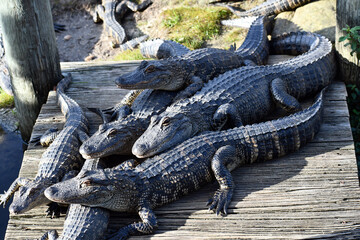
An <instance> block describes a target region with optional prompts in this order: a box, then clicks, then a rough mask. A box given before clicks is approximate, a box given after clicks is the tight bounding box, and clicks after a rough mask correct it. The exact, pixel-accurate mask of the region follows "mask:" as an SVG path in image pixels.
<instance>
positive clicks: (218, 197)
mask: <svg viewBox="0 0 360 240" xmlns="http://www.w3.org/2000/svg"><path fill="white" fill-rule="evenodd" d="M235 160H236V150H235V148H234V147H233V146H229V145H228V146H224V147H221V148H219V149H218V150H217V151H216V153H215V155H214V157H213V159H212V160H211V169H212V171H213V172H214V175H215V178H216V180H217V181H218V183H219V185H220V188H219V189H218V190H217V191H216V192H215V194H214V197H213V198H210V199H209V201H208V202H207V205H208V206H209V205H210V207H209V210H213V209H214V210H215V211H216V214H217V215H219V213H220V212H222V213H224V214H225V215H227V209H228V207H229V204H230V202H231V198H232V195H233V191H234V182H233V179H232V176H231V173H230V171H229V170H228V169H227V167H226V165H228V164H231V163H234V162H235Z"/></svg>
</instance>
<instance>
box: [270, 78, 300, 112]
mask: <svg viewBox="0 0 360 240" xmlns="http://www.w3.org/2000/svg"><path fill="white" fill-rule="evenodd" d="M270 91H271V94H272V97H273V99H274V101H275V102H277V103H278V104H279V105H280V106H281V107H282V108H283V109H285V110H286V111H288V112H297V111H300V110H301V105H300V103H299V101H298V100H297V99H296V98H294V97H293V96H291V95H290V94H289V93H288V90H287V87H286V82H285V81H283V80H282V79H280V78H275V79H274V80H272V82H271V87H270Z"/></svg>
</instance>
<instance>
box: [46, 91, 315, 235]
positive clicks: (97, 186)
mask: <svg viewBox="0 0 360 240" xmlns="http://www.w3.org/2000/svg"><path fill="white" fill-rule="evenodd" d="M321 110H322V92H321V93H320V94H319V96H318V98H317V99H316V101H315V103H314V104H313V105H312V106H310V107H309V108H307V109H305V110H303V111H301V112H298V113H295V114H293V115H290V116H287V117H284V118H281V119H278V120H273V121H268V122H264V123H260V124H254V125H248V126H242V127H239V128H234V129H230V130H226V131H220V132H207V133H203V134H201V135H199V136H196V137H194V138H190V139H188V140H187V141H185V142H183V143H182V144H180V145H178V146H176V147H175V148H173V149H171V150H169V151H168V152H166V153H163V154H161V155H158V156H155V157H153V158H150V159H147V160H146V161H144V162H143V163H141V164H139V165H137V166H136V167H135V168H132V169H131V168H130V169H124V168H121V169H118V168H117V167H115V168H108V169H104V170H94V171H87V172H83V173H82V174H79V175H78V176H76V177H75V178H72V179H69V180H67V181H64V182H61V183H57V184H55V185H53V186H51V187H49V188H47V189H46V190H45V195H46V197H48V198H49V199H51V200H52V201H55V202H60V203H71V204H75V203H76V204H82V205H85V206H92V207H103V208H107V209H110V210H112V211H119V212H137V213H138V214H139V216H140V218H141V220H142V221H141V222H137V223H133V224H130V225H127V226H125V227H123V228H121V229H120V230H119V231H118V232H117V233H116V234H115V235H113V236H112V238H111V239H125V238H126V237H128V236H129V235H135V234H136V235H138V234H150V233H152V232H154V231H155V229H156V228H157V219H156V216H155V214H154V212H153V209H154V208H156V207H159V206H161V205H164V204H167V203H170V202H172V201H175V200H177V199H178V198H180V197H181V196H182V195H185V194H188V193H190V192H193V191H195V190H198V189H199V188H200V187H201V186H202V185H204V184H206V183H208V182H211V181H212V180H213V179H214V177H215V178H216V180H217V181H218V183H219V185H220V187H219V189H218V190H217V191H216V192H215V194H214V196H213V197H212V198H211V199H210V200H209V202H208V205H210V207H209V209H210V210H215V211H216V213H217V214H219V213H221V212H222V213H224V214H225V215H226V214H227V209H228V206H229V204H230V202H231V198H232V195H233V191H234V181H233V179H232V176H231V173H230V171H231V170H233V169H235V168H237V167H239V166H241V165H243V164H249V163H253V162H260V161H264V160H269V159H274V158H278V157H281V156H284V155H286V154H288V153H291V152H294V151H297V150H298V149H299V148H300V147H302V146H304V145H305V144H306V143H307V142H309V141H310V140H311V139H312V138H313V137H314V135H315V134H316V133H317V132H318V130H319V128H320V125H321Z"/></svg>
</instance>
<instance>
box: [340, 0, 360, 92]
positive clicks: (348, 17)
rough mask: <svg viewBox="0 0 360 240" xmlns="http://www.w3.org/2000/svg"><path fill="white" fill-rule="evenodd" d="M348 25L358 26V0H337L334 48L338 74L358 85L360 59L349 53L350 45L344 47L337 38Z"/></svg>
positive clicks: (348, 81)
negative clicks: (336, 56)
mask: <svg viewBox="0 0 360 240" xmlns="http://www.w3.org/2000/svg"><path fill="white" fill-rule="evenodd" d="M346 25H349V26H350V27H351V28H352V27H355V26H360V0H351V1H348V0H337V1H336V32H335V48H336V52H337V55H338V65H339V75H340V78H341V79H342V80H343V81H345V83H353V84H355V83H356V84H357V85H358V86H360V62H359V60H360V59H357V57H356V53H355V54H353V56H351V55H350V52H351V48H350V46H347V47H345V46H344V44H345V43H347V40H346V41H345V42H339V41H338V40H339V38H340V37H342V36H344V35H345V33H344V31H342V29H343V28H346Z"/></svg>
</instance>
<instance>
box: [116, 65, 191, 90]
mask: <svg viewBox="0 0 360 240" xmlns="http://www.w3.org/2000/svg"><path fill="white" fill-rule="evenodd" d="M181 64H182V62H181V61H169V60H159V61H142V62H141V64H140V66H139V67H138V68H137V69H136V70H134V71H133V72H130V73H127V74H124V75H122V76H120V77H118V78H117V79H116V80H115V83H116V85H117V86H118V87H119V88H124V89H159V90H170V91H175V90H178V89H180V88H182V87H183V85H184V83H185V76H184V75H185V74H186V71H184V70H183V67H181Z"/></svg>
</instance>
